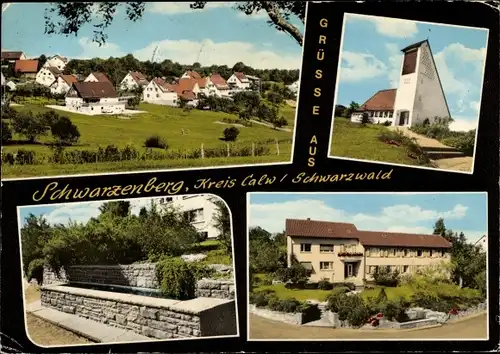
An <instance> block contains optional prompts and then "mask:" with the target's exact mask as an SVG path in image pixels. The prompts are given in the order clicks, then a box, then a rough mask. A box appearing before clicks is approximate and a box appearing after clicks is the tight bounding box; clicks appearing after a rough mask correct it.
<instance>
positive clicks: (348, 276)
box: [285, 219, 452, 287]
mask: <svg viewBox="0 0 500 354" xmlns="http://www.w3.org/2000/svg"><path fill="white" fill-rule="evenodd" d="M285 228H286V230H285V233H286V240H287V263H288V266H289V267H290V266H291V265H292V262H293V261H294V260H296V261H297V262H299V263H300V264H302V265H303V266H304V267H305V268H306V269H307V270H308V271H309V279H310V281H314V282H318V281H320V280H322V279H326V280H328V281H330V282H335V283H337V282H348V283H354V284H355V285H356V286H359V287H363V286H364V285H366V283H367V282H368V283H369V282H371V281H373V280H374V279H373V275H374V274H375V273H376V272H377V270H378V269H380V268H381V267H389V268H390V269H391V270H393V271H394V270H397V271H399V273H400V274H411V273H415V272H417V271H418V270H423V269H425V268H426V267H436V266H439V265H440V264H446V263H449V262H450V261H451V247H452V244H451V243H450V242H449V241H448V240H446V239H445V238H444V237H442V236H440V235H427V234H407V233H400V232H386V231H363V230H358V229H357V228H356V226H355V225H354V224H351V223H345V222H329V221H316V220H311V219H307V220H297V219H287V220H286V227H285Z"/></svg>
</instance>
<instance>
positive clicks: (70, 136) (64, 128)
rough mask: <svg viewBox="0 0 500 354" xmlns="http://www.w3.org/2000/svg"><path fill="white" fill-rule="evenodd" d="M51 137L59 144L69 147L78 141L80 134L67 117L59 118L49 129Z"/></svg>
mask: <svg viewBox="0 0 500 354" xmlns="http://www.w3.org/2000/svg"><path fill="white" fill-rule="evenodd" d="M50 131H51V133H52V136H53V137H54V138H55V139H56V141H57V142H58V143H59V144H62V145H71V144H74V143H76V142H77V141H78V139H79V138H80V132H79V131H78V127H77V126H76V125H75V124H73V123H72V122H71V120H70V119H69V118H67V117H60V118H59V119H58V120H57V121H55V122H54V123H53V124H52V126H51V127H50Z"/></svg>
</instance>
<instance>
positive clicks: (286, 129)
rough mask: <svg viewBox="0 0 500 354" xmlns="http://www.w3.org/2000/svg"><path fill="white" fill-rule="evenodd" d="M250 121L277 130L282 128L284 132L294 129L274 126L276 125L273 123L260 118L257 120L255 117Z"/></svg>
mask: <svg viewBox="0 0 500 354" xmlns="http://www.w3.org/2000/svg"><path fill="white" fill-rule="evenodd" d="M250 122H252V123H255V124H260V125H265V126H266V127H269V128H273V129H276V130H281V131H284V132H289V133H290V132H291V131H292V130H291V129H290V128H274V125H272V124H271V123H265V122H259V121H258V120H255V119H250Z"/></svg>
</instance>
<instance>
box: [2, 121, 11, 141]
mask: <svg viewBox="0 0 500 354" xmlns="http://www.w3.org/2000/svg"><path fill="white" fill-rule="evenodd" d="M0 129H1V130H2V144H6V143H8V142H9V141H11V140H12V129H10V125H9V124H7V123H4V121H3V119H2V126H1V127H0Z"/></svg>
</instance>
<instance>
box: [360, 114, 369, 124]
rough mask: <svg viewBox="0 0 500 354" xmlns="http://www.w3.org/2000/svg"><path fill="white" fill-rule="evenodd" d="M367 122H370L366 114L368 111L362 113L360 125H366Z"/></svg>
mask: <svg viewBox="0 0 500 354" xmlns="http://www.w3.org/2000/svg"><path fill="white" fill-rule="evenodd" d="M368 123H370V117H369V116H368V113H363V114H362V115H361V125H362V126H365V125H367V124H368Z"/></svg>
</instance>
